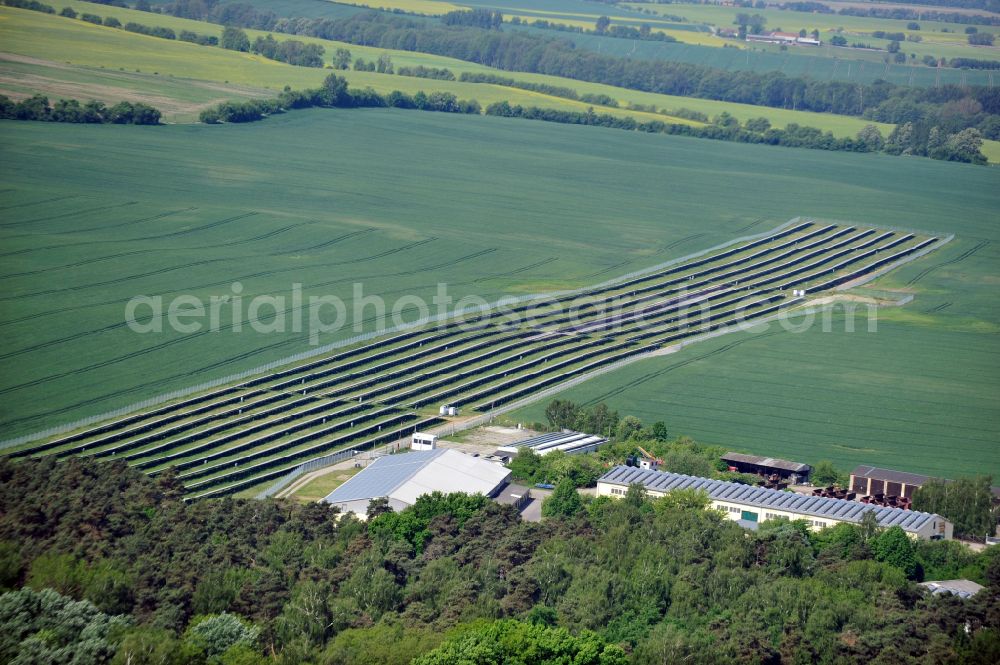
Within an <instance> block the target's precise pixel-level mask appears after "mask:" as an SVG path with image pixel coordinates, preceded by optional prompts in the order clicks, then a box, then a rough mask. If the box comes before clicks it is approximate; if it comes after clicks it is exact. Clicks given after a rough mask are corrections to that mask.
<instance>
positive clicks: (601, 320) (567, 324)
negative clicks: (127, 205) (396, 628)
mask: <svg viewBox="0 0 1000 665" xmlns="http://www.w3.org/2000/svg"><path fill="white" fill-rule="evenodd" d="M943 242H944V240H943V239H941V238H938V237H934V236H928V235H922V234H919V233H910V232H903V231H894V230H885V229H878V228H870V227H864V226H851V225H838V224H825V223H817V222H812V221H798V222H795V223H793V224H790V225H786V226H784V227H781V228H779V229H776V230H774V231H772V232H770V233H767V234H765V235H762V236H759V237H757V238H756V239H754V240H749V241H744V242H740V243H737V244H733V245H730V246H727V247H725V248H722V249H719V250H716V251H712V252H709V253H706V254H703V255H700V256H697V257H696V258H692V259H690V260H685V261H682V262H679V263H675V264H673V265H669V266H667V267H663V268H661V269H658V270H654V271H652V272H649V273H646V274H643V275H641V276H638V277H632V278H629V279H627V280H625V281H620V282H617V283H608V284H604V285H601V286H597V287H593V288H590V289H585V290H583V291H582V292H574V293H570V294H564V295H559V296H555V297H551V298H547V299H545V300H544V301H541V302H525V303H522V304H519V305H517V306H513V307H508V308H505V309H503V310H502V311H501V310H490V311H487V312H479V313H476V314H475V315H474V316H470V317H466V318H456V319H453V320H450V321H447V322H443V323H436V324H432V325H429V326H426V327H422V328H413V329H408V330H405V331H401V332H397V333H394V334H389V335H386V336H384V337H382V338H379V339H375V340H373V341H371V342H367V343H365V344H363V345H360V346H357V347H355V348H349V349H346V350H342V351H336V352H331V353H329V354H327V355H325V356H323V357H318V358H316V359H314V360H310V361H308V362H305V363H300V364H297V365H292V366H288V367H287V368H285V369H282V370H278V371H273V372H270V373H268V374H262V375H260V376H257V377H255V378H252V379H250V380H246V381H243V382H240V383H236V384H233V385H229V386H225V387H221V388H218V389H214V390H210V391H207V392H203V393H200V394H196V395H192V396H190V397H187V398H183V399H180V400H176V401H173V402H170V403H166V404H164V405H162V406H158V407H156V408H152V409H148V410H145V411H141V412H137V413H134V414H132V415H128V416H125V417H122V418H118V419H116V420H112V421H108V422H105V423H102V424H99V425H96V426H93V427H90V428H88V429H85V430H82V431H77V432H74V433H70V434H66V435H60V436H57V437H53V438H50V439H48V440H42V441H36V442H33V443H29V444H25V445H23V446H21V447H19V448H17V449H14V450H12V451H11V453H10V454H12V455H13V456H15V457H24V456H38V455H55V456H57V457H69V456H93V457H97V458H102V459H122V460H125V461H126V462H127V463H128V464H129V465H131V466H134V467H136V468H139V469H142V470H143V471H145V472H146V473H148V474H150V475H156V474H159V473H162V472H163V471H164V470H165V469H167V468H169V467H176V468H177V470H178V471H179V476H180V479H181V480H182V482H183V483H184V485H185V488H186V490H187V492H188V496H189V497H191V498H198V497H207V496H219V495H226V494H232V493H236V492H244V491H248V490H251V489H257V488H262V487H263V486H265V485H266V484H267V483H270V482H273V481H274V480H275V479H277V478H280V477H281V476H283V475H285V474H287V473H288V472H289V471H291V470H293V469H295V468H296V467H298V466H299V465H301V464H303V463H305V462H308V461H309V460H312V459H316V458H318V457H323V456H325V455H329V454H330V453H333V452H336V451H340V450H347V449H356V450H360V449H365V448H371V447H373V446H377V445H379V444H383V443H388V442H392V441H395V440H398V439H400V438H402V437H405V436H408V435H409V434H411V433H412V432H414V431H417V430H425V429H427V428H431V427H433V426H435V425H436V424H439V423H441V422H443V420H442V419H441V418H440V417H439V416H438V415H437V407H438V405H440V404H449V405H453V406H458V407H462V408H463V409H464V410H465V412H466V414H468V412H469V411H470V410H471V411H472V412H473V413H477V412H478V413H487V412H489V411H490V410H492V409H495V408H497V407H500V406H503V405H505V404H510V403H512V402H516V401H519V400H522V399H525V398H530V397H531V396H532V395H533V394H535V393H538V392H539V391H541V390H543V389H546V388H549V387H552V386H556V385H558V384H560V383H562V382H564V381H567V380H569V379H573V378H578V377H582V376H586V375H587V374H588V373H591V372H593V371H596V370H600V369H601V368H607V367H608V366H611V365H613V364H615V363H619V362H622V361H628V360H630V359H635V358H636V357H638V356H642V355H644V354H649V353H652V352H655V351H657V350H661V349H664V348H666V347H670V346H672V345H676V344H678V343H681V342H686V341H690V340H692V339H694V338H697V337H699V336H703V335H706V334H710V333H720V332H724V331H726V330H727V329H731V328H733V327H734V326H738V325H741V324H749V323H754V322H759V321H761V320H763V319H767V318H769V317H772V316H775V315H778V314H780V313H782V312H784V311H786V310H789V309H790V308H794V307H796V306H802V305H804V304H807V303H808V302H809V300H810V299H811V298H813V297H815V296H816V295H817V294H822V293H824V292H828V291H832V290H833V289H835V288H836V287H838V286H841V285H844V284H848V283H850V282H853V281H855V280H859V279H863V278H865V277H870V276H872V275H873V274H874V273H876V272H879V271H882V270H885V269H888V268H891V267H892V266H893V265H894V264H895V263H897V262H899V261H902V260H905V259H907V258H908V257H912V256H913V255H915V254H917V253H918V252H923V251H929V250H932V249H935V248H936V247H937V246H939V245H941V244H943Z"/></svg>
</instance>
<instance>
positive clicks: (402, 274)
mask: <svg viewBox="0 0 1000 665" xmlns="http://www.w3.org/2000/svg"><path fill="white" fill-rule="evenodd" d="M496 251H497V249H496V248H495V247H490V248H487V249H484V250H480V251H478V252H473V253H472V254H467V255H465V256H460V257H458V258H457V259H452V260H450V261H445V262H443V263H438V264H432V265H428V266H422V267H420V268H414V269H412V270H403V271H400V272H395V273H381V274H378V275H362V276H357V277H349V278H341V279H336V280H330V281H327V282H316V283H314V284H308V285H304V286H305V287H307V288H319V287H323V286H332V285H334V284H339V283H343V282H351V281H356V280H365V279H370V278H373V277H408V276H410V275H417V274H420V273H423V272H426V271H428V270H439V269H441V268H450V267H452V266H455V265H458V264H459V263H463V262H465V261H471V260H473V259H477V258H479V257H481V256H484V255H486V254H492V253H493V252H496ZM244 279H245V278H244ZM224 283H225V282H220V283H219V284H224ZM462 284H471V282H462ZM211 286H218V284H213V285H211ZM199 288H204V287H203V286H200V285H196V286H188V287H182V288H179V289H177V290H174V291H166V292H164V293H161V294H156V295H163V296H166V295H169V294H171V293H181V292H183V291H188V290H194V289H199ZM256 295H260V294H250V293H244V294H243V297H244V298H252V297H254V296H256ZM119 304H121V300H119V299H117V298H116V299H114V300H105V301H103V302H98V303H88V304H85V305H75V306H73V307H63V308H60V309H54V310H47V311H44V312H36V313H35V314H29V315H28V316H22V317H21V318H18V319H11V320H9V321H3V322H0V328H2V327H4V326H7V325H14V324H17V323H25V322H27V321H32V320H34V319H39V318H42V317H46V316H54V315H56V314H67V313H69V312H74V311H80V310H84V309H89V308H91V307H104V306H108V305H119ZM255 320H256V319H255ZM125 325H126V323H125V322H124V321H122V322H119V323H116V324H112V326H111V327H107V328H99V329H96V330H89V331H82V332H79V333H75V334H73V335H70V336H68V337H63V338H61V339H59V340H55V341H56V342H58V343H62V342H69V341H72V340H74V339H79V338H81V337H85V336H87V335H93V334H96V333H100V332H104V331H105V330H106V329H107V330H110V329H113V328H121V327H123V326H125ZM194 334H198V333H194ZM46 345H48V344H47V343H46Z"/></svg>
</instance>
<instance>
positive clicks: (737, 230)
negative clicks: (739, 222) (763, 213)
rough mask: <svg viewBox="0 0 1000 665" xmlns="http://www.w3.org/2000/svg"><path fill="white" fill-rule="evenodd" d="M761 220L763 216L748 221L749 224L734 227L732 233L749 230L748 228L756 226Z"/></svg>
mask: <svg viewBox="0 0 1000 665" xmlns="http://www.w3.org/2000/svg"><path fill="white" fill-rule="evenodd" d="M763 221H764V218H763V217H761V218H759V219H756V220H754V221H752V222H750V223H749V224H747V225H746V226H741V227H740V228H738V229H736V230H735V231H734V233H743V232H744V231H749V230H750V229H752V228H753V227H755V226H757V225H758V224H760V223H761V222H763Z"/></svg>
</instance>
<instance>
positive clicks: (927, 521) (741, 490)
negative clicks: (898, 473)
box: [597, 466, 953, 540]
mask: <svg viewBox="0 0 1000 665" xmlns="http://www.w3.org/2000/svg"><path fill="white" fill-rule="evenodd" d="M633 484H639V485H642V486H643V487H644V488H646V492H647V494H649V495H650V496H653V497H658V496H664V495H665V494H668V493H670V492H671V491H673V490H675V489H693V490H700V491H703V492H705V493H706V494H708V497H709V499H711V502H712V507H713V508H715V509H717V510H721V511H722V512H723V513H725V514H726V515H727V516H728V517H729V518H730V519H732V520H735V521H738V522H741V523H742V524H744V525H746V526H751V527H752V526H754V525H755V524H757V523H759V522H764V521H767V520H771V519H776V518H779V517H785V518H787V519H790V520H805V521H806V522H807V523H808V524H809V526H810V527H811V528H813V529H822V528H825V527H828V526H833V525H835V524H839V523H840V522H849V523H853V524H857V523H860V522H861V520H862V518H863V517H864V515H865V513H869V512H871V513H874V515H875V518H876V519H877V520H878V524H879V526H881V527H890V526H899V527H901V528H902V529H903V530H904V531H906V532H907V534H909V535H910V536H911V537H913V538H919V539H921V540H930V539H932V538H943V539H947V540H951V538H952V531H953V525H952V524H951V522H949V521H948V520H946V519H944V518H943V517H941V516H940V515H933V514H931V513H922V512H918V511H916V510H903V509H902V508H886V507H882V506H875V505H872V504H866V503H858V502H856V501H846V500H844V499H831V498H827V497H819V496H807V495H803V494H796V493H794V492H784V491H781V490H774V489H766V488H764V487H756V486H753V485H741V484H740V483H733V482H728V481H724V480H711V479H709V478H698V477H695V476H685V475H683V474H680V473H670V472H666V471H652V470H646V469H637V468H635V467H631V466H616V467H615V468H613V469H611V470H610V471H608V472H607V473H605V474H604V475H603V476H601V477H600V478H599V479H598V480H597V495H598V496H611V497H622V496H625V493H626V492H627V491H628V488H629V486H630V485H633Z"/></svg>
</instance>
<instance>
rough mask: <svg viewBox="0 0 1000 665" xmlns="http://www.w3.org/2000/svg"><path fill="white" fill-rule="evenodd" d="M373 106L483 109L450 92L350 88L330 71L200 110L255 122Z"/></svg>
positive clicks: (211, 120) (212, 119) (212, 116)
mask: <svg viewBox="0 0 1000 665" xmlns="http://www.w3.org/2000/svg"><path fill="white" fill-rule="evenodd" d="M317 107H318V108H365V107H367V108H372V107H376V108H377V107H387V108H400V109H414V110H419V111H439V112H442V113H467V114H468V113H471V114H479V113H480V112H481V111H482V109H481V107H480V106H479V102H477V101H476V100H474V99H471V100H463V99H458V98H457V97H456V96H455V95H453V94H452V93H450V92H431V93H425V92H423V91H419V92H416V93H415V94H413V95H408V94H406V93H403V92H400V91H398V90H393V91H392V92H390V93H389V94H387V95H381V94H379V93H377V92H375V91H374V90H373V89H371V88H364V89H357V88H348V87H347V81H346V79H344V78H343V77H340V76H337V75H336V74H330V75H329V76H327V77H326V79H325V80H324V82H323V86H322V87H320V88H313V89H308V90H292V89H291V88H288V87H286V89H285V90H284V91H283V92H282V93H281V94H280V95H279V96H278V98H277V99H252V100H248V101H245V102H223V103H221V104H219V105H217V106H215V107H212V108H209V109H205V110H204V111H202V112H201V115H200V116H199V119H200V120H201V122H204V123H207V124H217V123H220V122H233V123H241V122H256V121H258V120H263V119H264V118H266V117H267V116H270V115H275V114H278V113H284V112H285V111H288V110H292V109H305V108H317Z"/></svg>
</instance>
